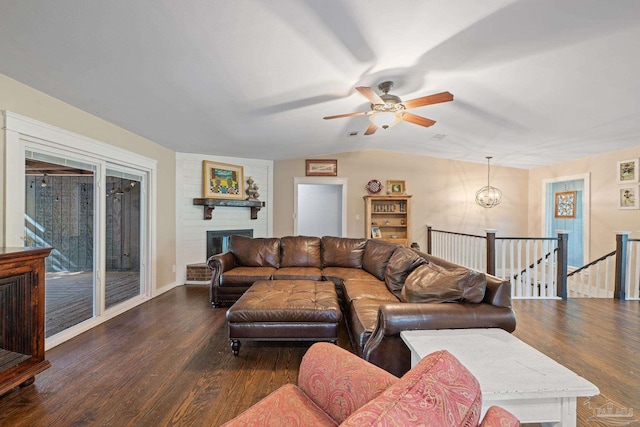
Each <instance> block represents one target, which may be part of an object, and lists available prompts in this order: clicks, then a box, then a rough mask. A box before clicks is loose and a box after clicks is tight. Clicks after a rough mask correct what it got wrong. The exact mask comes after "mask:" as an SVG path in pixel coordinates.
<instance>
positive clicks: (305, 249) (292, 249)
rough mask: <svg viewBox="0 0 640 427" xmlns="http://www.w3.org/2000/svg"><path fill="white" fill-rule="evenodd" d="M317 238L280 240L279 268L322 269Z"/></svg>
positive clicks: (297, 237)
mask: <svg viewBox="0 0 640 427" xmlns="http://www.w3.org/2000/svg"><path fill="white" fill-rule="evenodd" d="M321 252H322V251H321V243H320V238H319V237H308V236H287V237H282V238H280V267H281V268H282V267H316V268H320V267H322V259H321V256H322V253H321Z"/></svg>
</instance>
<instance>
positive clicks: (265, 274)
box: [220, 267, 276, 287]
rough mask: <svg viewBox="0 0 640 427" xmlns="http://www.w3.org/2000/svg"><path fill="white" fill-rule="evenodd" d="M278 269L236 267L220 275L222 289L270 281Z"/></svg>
mask: <svg viewBox="0 0 640 427" xmlns="http://www.w3.org/2000/svg"><path fill="white" fill-rule="evenodd" d="M275 272H276V269H275V268H273V267H236V268H233V269H231V270H229V271H225V272H224V273H222V274H221V275H220V287H228V286H251V285H252V284H253V283H254V282H256V281H258V280H269V279H271V276H272V275H273V273H275Z"/></svg>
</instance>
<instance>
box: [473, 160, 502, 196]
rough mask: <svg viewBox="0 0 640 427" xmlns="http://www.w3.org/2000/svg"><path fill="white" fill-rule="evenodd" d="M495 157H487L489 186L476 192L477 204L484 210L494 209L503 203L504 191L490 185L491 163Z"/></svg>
mask: <svg viewBox="0 0 640 427" xmlns="http://www.w3.org/2000/svg"><path fill="white" fill-rule="evenodd" d="M492 158H493V157H491V156H487V157H486V159H487V185H486V186H484V187H482V188H481V189H479V190H478V191H477V192H476V203H477V204H479V205H480V206H482V207H483V208H492V207H494V206H497V205H499V204H500V202H501V201H502V191H500V190H499V189H497V188H496V187H492V186H491V184H490V183H489V176H490V172H491V165H490V164H489V162H490V161H491V159H492Z"/></svg>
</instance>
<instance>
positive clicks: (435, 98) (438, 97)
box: [356, 88, 453, 109]
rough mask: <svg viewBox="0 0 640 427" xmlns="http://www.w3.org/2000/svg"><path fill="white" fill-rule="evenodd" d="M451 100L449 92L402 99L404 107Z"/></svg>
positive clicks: (451, 96)
mask: <svg viewBox="0 0 640 427" xmlns="http://www.w3.org/2000/svg"><path fill="white" fill-rule="evenodd" d="M356 89H357V88H356ZM449 101H453V95H452V94H451V93H449V92H441V93H436V94H434V95H427V96H423V97H421V98H415V99H410V100H408V101H402V103H403V104H404V107H405V108H406V109H409V108H416V107H422V106H423V105H431V104H439V103H441V102H449Z"/></svg>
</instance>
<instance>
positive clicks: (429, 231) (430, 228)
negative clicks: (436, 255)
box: [427, 225, 433, 255]
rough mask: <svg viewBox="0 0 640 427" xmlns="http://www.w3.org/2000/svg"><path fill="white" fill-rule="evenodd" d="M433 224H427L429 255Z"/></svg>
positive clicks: (429, 252)
mask: <svg viewBox="0 0 640 427" xmlns="http://www.w3.org/2000/svg"><path fill="white" fill-rule="evenodd" d="M432 229H433V226H431V225H427V253H428V254H429V255H431V230H432Z"/></svg>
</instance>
